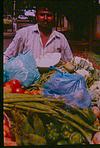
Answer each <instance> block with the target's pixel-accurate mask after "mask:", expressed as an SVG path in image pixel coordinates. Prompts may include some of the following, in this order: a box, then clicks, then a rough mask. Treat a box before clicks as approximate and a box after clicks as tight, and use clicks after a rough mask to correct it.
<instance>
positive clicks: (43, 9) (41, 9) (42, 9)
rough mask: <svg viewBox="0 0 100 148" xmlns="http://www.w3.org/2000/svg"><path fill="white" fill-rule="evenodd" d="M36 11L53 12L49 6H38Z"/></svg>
mask: <svg viewBox="0 0 100 148" xmlns="http://www.w3.org/2000/svg"><path fill="white" fill-rule="evenodd" d="M37 11H50V12H53V11H52V10H51V9H49V8H47V7H41V8H38V10H37Z"/></svg>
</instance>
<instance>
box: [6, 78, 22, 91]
mask: <svg viewBox="0 0 100 148" xmlns="http://www.w3.org/2000/svg"><path fill="white" fill-rule="evenodd" d="M4 86H10V87H11V89H12V92H15V91H16V88H21V83H20V81H19V80H16V79H13V80H10V81H8V82H6V83H5V84H4Z"/></svg>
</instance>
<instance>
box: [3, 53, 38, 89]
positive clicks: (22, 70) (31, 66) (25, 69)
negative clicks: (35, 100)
mask: <svg viewBox="0 0 100 148" xmlns="http://www.w3.org/2000/svg"><path fill="white" fill-rule="evenodd" d="M39 77H40V73H39V71H38V69H37V67H36V63H35V60H34V58H33V55H32V53H31V51H29V52H26V53H23V54H19V55H18V56H17V57H13V58H11V59H10V60H9V61H8V62H7V63H6V64H4V82H7V81H9V80H11V79H18V80H20V82H21V84H22V85H23V86H25V87H28V86H30V85H31V84H32V83H34V82H35V81H37V80H38V79H39Z"/></svg>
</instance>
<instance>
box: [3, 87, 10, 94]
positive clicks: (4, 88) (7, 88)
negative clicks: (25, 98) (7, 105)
mask: <svg viewBox="0 0 100 148" xmlns="http://www.w3.org/2000/svg"><path fill="white" fill-rule="evenodd" d="M3 91H4V93H12V88H11V87H10V85H7V86H4V87H3Z"/></svg>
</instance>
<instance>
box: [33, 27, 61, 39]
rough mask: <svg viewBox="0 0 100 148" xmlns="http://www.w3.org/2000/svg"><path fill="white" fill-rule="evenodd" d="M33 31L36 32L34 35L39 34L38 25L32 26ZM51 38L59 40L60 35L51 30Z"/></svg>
mask: <svg viewBox="0 0 100 148" xmlns="http://www.w3.org/2000/svg"><path fill="white" fill-rule="evenodd" d="M33 31H34V32H36V33H40V31H39V28H38V24H35V25H34V28H33ZM51 37H57V38H60V34H59V32H57V31H56V30H53V31H52V33H51Z"/></svg>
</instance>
